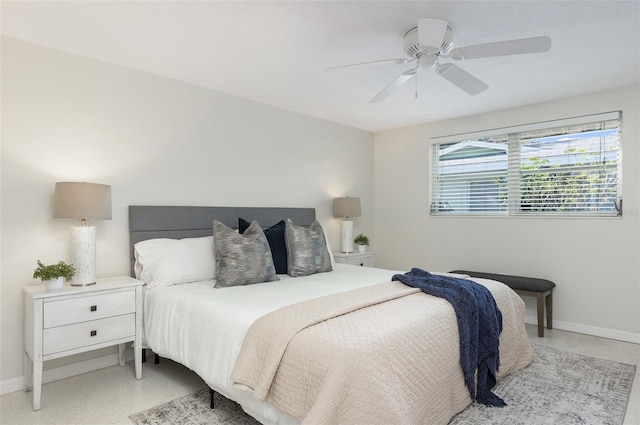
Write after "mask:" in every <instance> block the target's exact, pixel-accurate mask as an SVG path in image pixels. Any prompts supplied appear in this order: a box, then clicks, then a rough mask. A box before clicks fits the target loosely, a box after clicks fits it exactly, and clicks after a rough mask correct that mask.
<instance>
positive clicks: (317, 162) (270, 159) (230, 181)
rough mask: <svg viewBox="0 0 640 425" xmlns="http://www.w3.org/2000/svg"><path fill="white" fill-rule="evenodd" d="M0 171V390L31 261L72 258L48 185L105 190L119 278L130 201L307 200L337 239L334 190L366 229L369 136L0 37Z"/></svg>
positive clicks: (105, 234)
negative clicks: (356, 204) (357, 209)
mask: <svg viewBox="0 0 640 425" xmlns="http://www.w3.org/2000/svg"><path fill="white" fill-rule="evenodd" d="M257 78H259V73H257ZM1 172H2V208H1V213H2V216H1V219H2V227H1V230H2V252H1V258H2V263H1V264H2V271H1V281H0V289H1V295H2V297H1V303H2V304H1V307H2V308H1V320H2V322H1V330H2V336H1V344H2V345H1V351H0V354H1V358H0V373H1V375H0V384H3V386H4V388H3V389H4V390H5V391H6V390H10V389H17V388H15V387H16V385H17V386H18V387H19V386H20V385H21V376H22V373H23V372H22V370H23V369H22V364H23V354H22V352H23V349H22V347H23V337H22V328H23V319H22V315H23V308H22V288H23V287H24V286H25V285H28V284H33V283H37V281H36V280H34V279H32V278H31V275H32V273H33V269H34V268H35V264H36V260H38V259H40V260H42V261H44V262H45V263H50V262H56V261H58V260H65V261H69V260H70V256H71V255H70V233H69V232H70V231H69V229H70V226H71V225H72V224H75V223H72V222H70V221H65V220H53V219H52V198H53V192H54V183H55V182H57V181H89V182H95V183H104V184H109V185H111V187H112V198H113V199H112V202H113V220H111V221H103V222H96V223H95V224H96V227H97V262H98V264H97V276H98V277H104V276H110V275H118V274H128V273H129V257H128V233H127V232H128V215H127V207H128V205H130V204H140V205H144V204H147V205H162V204H164V205H207V206H286V207H315V208H316V213H317V216H318V219H319V220H320V222H321V223H322V224H323V225H324V226H325V228H326V229H327V232H328V234H329V236H330V242H331V243H332V244H333V246H338V243H339V221H338V219H334V218H333V216H332V203H333V198H334V197H336V196H345V195H349V196H360V197H361V200H362V209H363V214H362V215H363V216H362V218H360V219H357V220H356V223H355V231H356V232H364V233H366V234H369V235H371V236H373V234H372V230H373V135H372V134H371V133H368V132H365V131H361V130H357V129H353V128H349V127H345V126H341V125H337V124H333V123H330V122H326V121H322V120H318V119H314V118H309V117H306V116H303V115H300V114H296V113H292V112H287V111H284V110H280V109H276V108H272V107H269V106H265V105H262V104H258V103H255V102H251V101H247V100H244V99H240V98H237V97H233V96H228V95H224V94H221V93H217V92H214V91H211V90H206V89H203V88H200V87H196V86H192V85H188V84H184V83H180V82H177V81H173V80H169V79H166V78H161V77H158V76H154V75H151V74H147V73H143V72H138V71H135V70H131V69H128V68H123V67H119V66H115V65H111V64H107V63H104V62H100V61H96V60H92V59H88V58H85V57H82V56H77V55H72V54H69V53H65V52H62V51H59V50H54V49H50V48H46V47H43V46H38V45H35V44H31V43H26V42H23V41H19V40H16V39H11V38H4V37H3V39H2V171H1ZM85 357H86V356H85ZM85 357H82V358H85ZM67 360H69V359H67ZM55 362H56V361H52V362H50V365H49V368H51V364H54V366H56V365H55ZM61 364H65V362H62V363H61ZM9 387H12V388H9Z"/></svg>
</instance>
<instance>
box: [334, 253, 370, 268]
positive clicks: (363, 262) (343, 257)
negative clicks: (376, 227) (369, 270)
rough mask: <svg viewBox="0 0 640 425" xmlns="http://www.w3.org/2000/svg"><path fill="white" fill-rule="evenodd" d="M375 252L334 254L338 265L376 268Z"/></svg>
mask: <svg viewBox="0 0 640 425" xmlns="http://www.w3.org/2000/svg"><path fill="white" fill-rule="evenodd" d="M375 256H376V254H375V252H370V251H367V252H351V253H349V254H345V253H344V252H334V253H333V259H334V260H336V263H344V264H352V265H354V266H363V267H375Z"/></svg>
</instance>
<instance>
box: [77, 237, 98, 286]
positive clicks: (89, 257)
mask: <svg viewBox="0 0 640 425" xmlns="http://www.w3.org/2000/svg"><path fill="white" fill-rule="evenodd" d="M71 246H72V249H73V258H72V263H73V266H74V267H75V268H76V274H75V275H74V276H73V279H72V281H71V286H88V285H94V284H95V283H96V228H95V227H94V226H79V227H78V226H76V227H72V228H71Z"/></svg>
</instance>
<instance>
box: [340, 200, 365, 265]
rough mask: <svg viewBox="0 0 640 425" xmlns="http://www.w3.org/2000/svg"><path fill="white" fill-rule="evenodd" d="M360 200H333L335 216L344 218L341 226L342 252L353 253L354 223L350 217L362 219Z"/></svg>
mask: <svg viewBox="0 0 640 425" xmlns="http://www.w3.org/2000/svg"><path fill="white" fill-rule="evenodd" d="M361 214H362V212H361V208H360V198H349V197H345V198H335V199H334V200H333V216H334V217H344V220H342V223H341V225H340V251H341V252H344V253H349V252H353V221H351V220H349V218H350V217H360V215H361Z"/></svg>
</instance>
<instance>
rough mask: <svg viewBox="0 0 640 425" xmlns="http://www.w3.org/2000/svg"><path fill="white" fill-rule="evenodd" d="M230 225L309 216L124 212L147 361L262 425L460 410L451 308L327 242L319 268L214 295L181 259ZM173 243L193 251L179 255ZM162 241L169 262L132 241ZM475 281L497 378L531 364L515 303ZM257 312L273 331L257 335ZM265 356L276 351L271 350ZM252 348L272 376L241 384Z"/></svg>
mask: <svg viewBox="0 0 640 425" xmlns="http://www.w3.org/2000/svg"><path fill="white" fill-rule="evenodd" d="M239 218H243V219H245V220H246V221H247V222H253V221H256V222H257V223H259V225H260V227H261V228H264V229H266V230H265V232H267V231H268V230H269V229H273V228H275V227H276V224H277V223H279V222H280V221H281V220H282V219H284V218H288V219H290V220H291V221H292V223H294V222H295V223H296V225H300V226H302V227H307V226H313V223H314V220H315V210H314V209H309V208H241V207H239V208H235V207H180V206H170V207H164V206H130V208H129V223H130V242H131V243H130V253H131V258H132V274H134V275H136V276H143V277H144V279H143V280H145V282H146V283H147V285H146V287H145V297H144V341H145V345H146V346H147V347H149V348H150V349H151V350H152V351H153V352H154V353H156V354H158V355H160V356H161V357H166V358H170V359H172V360H174V361H176V362H178V363H181V364H183V365H184V366H186V367H188V368H189V369H191V370H193V371H195V372H196V373H197V374H198V375H199V376H200V377H201V378H202V379H203V380H204V381H205V383H206V384H207V385H208V386H209V387H210V388H212V389H213V390H215V391H217V392H219V393H220V394H222V395H223V396H225V397H227V398H229V399H232V400H234V401H236V402H238V403H239V404H240V405H241V406H242V408H243V409H244V410H245V411H246V412H247V413H248V414H250V415H251V416H253V417H254V418H256V419H257V420H258V421H260V422H261V423H263V424H265V425H274V424H278V425H293V424H300V423H303V424H320V423H322V424H331V423H334V424H338V423H339V424H350V423H351V424H356V423H367V424H394V423H395V424H416V425H417V424H446V423H448V422H449V420H450V419H451V418H452V417H453V416H454V415H455V414H456V413H458V412H460V411H462V410H463V409H464V408H465V407H466V406H467V405H469V404H470V403H471V402H472V399H471V397H470V395H469V391H468V390H467V388H466V387H465V383H464V378H463V373H462V369H461V367H460V364H459V343H458V330H457V324H456V323H457V322H456V318H455V313H454V311H453V309H452V307H451V305H450V304H449V303H447V302H446V301H445V300H443V299H441V298H436V297H432V296H429V295H426V294H424V293H420V292H419V291H418V292H416V291H415V290H413V288H408V287H404V286H403V285H402V284H400V283H398V282H393V283H391V277H392V276H393V275H394V274H396V273H403V271H391V270H384V269H378V268H368V267H357V266H352V265H348V264H337V263H335V262H334V261H333V259H332V258H331V255H330V252H331V251H330V249H329V248H328V247H327V248H326V251H327V253H328V254H329V257H330V268H331V271H329V272H319V273H313V274H310V275H307V276H301V277H291V276H289V275H287V274H277V279H278V280H272V281H267V282H262V283H256V284H249V285H239V286H231V287H224V288H220V287H217V288H216V287H215V285H216V281H215V280H213V279H212V278H211V279H202V278H203V277H205V275H206V276H211V273H212V269H211V268H210V267H209V266H210V265H208V266H207V267H209V268H207V267H204V268H203V267H202V266H201V264H200V263H198V264H197V265H194V264H193V263H194V262H195V261H196V259H197V258H204V257H205V256H211V254H212V251H211V250H213V251H215V249H216V246H215V245H214V244H215V243H216V242H218V241H217V239H216V241H215V242H211V240H209V239H208V238H209V237H211V236H212V234H213V226H212V223H213V221H214V220H217V221H218V222H219V224H217V225H218V226H220V225H225V226H227V227H229V228H231V229H237V228H238V225H239V223H238V220H239ZM248 231H249V230H247V232H248ZM234 232H235V230H234ZM236 233H237V232H236ZM218 234H219V233H217V235H218ZM229 236H230V237H232V238H233V237H234V236H233V235H229ZM323 237H324V236H323ZM211 239H213V238H212V237H211ZM220 239H222V238H220ZM323 240H324V239H323ZM186 243H193V245H192V246H190V247H189V248H188V249H186V248H184V246H183V245H185V244H186ZM164 244H168V245H171V246H172V247H173V248H172V249H173V251H172V252H173V254H172V255H165V254H163V255H156V254H154V255H155V257H153V255H152V256H148V255H147V256H145V255H146V251H144V249H143V247H147V245H149V246H153V249H155V248H156V247H155V245H158V246H164ZM168 245H167V246H168ZM145 249H146V248H145ZM143 252H145V255H142V253H143ZM274 252H275V251H274ZM274 255H275V254H274ZM156 257H157V258H156ZM169 257H170V258H169ZM149 258H152V259H154V260H157V261H155V263H154V262H150V261H148V260H149ZM141 263H142V264H141ZM149 264H154V266H150V265H149ZM212 267H214V268H215V265H214V266H212ZM142 269H144V270H142ZM200 269H202V270H200ZM205 269H206V270H205ZM176 270H180V272H179V273H178V272H176ZM194 270H195V271H194ZM150 271H153V272H154V273H150ZM217 272H218V271H214V276H215V273H217ZM165 276H169V277H165ZM163 279H164V280H166V281H163ZM474 280H475V281H476V282H478V283H480V284H482V285H484V286H485V287H487V288H488V289H489V291H490V292H491V293H492V295H493V297H494V298H495V301H496V304H497V305H498V307H499V309H500V311H501V313H502V317H503V331H502V333H501V335H500V369H499V373H498V378H501V377H503V376H505V375H507V374H509V373H511V372H514V371H517V370H519V369H522V368H524V367H526V366H527V365H528V364H529V363H531V361H532V349H531V345H530V343H529V340H528V337H527V335H526V332H525V329H524V304H523V302H522V300H521V298H520V297H518V296H517V295H516V294H515V293H514V292H513V291H512V290H511V289H509V288H508V287H507V286H505V285H503V284H501V283H499V282H495V281H491V280H487V279H474ZM167 281H169V282H167ZM176 282H177V283H176ZM394 285H395V286H394ZM396 286H397V287H396ZM389 291H391V292H392V293H391V292H389ZM351 299H353V300H355V301H354V302H352V301H350V300H351ZM326 309H328V310H330V312H329V313H328V311H327V310H326ZM310 312H311V313H310ZM326 314H330V316H326V317H325V316H323V315H326ZM298 316H306V317H305V318H303V319H302V320H307V321H309V320H311V321H312V322H309V323H308V324H307V325H304V326H302V329H301V330H298V329H297V328H295V325H293V324H290V323H289V319H290V318H292V317H298ZM266 318H269V319H271V321H274V320H276V323H281V325H280V326H279V328H278V329H276V330H273V329H272V330H269V329H270V328H266V327H261V326H260V325H264V326H266V324H265V322H266ZM277 321H280V322H277ZM309 324H310V325H309ZM290 326H294V327H291V328H290ZM287 332H290V333H291V336H287V335H285V334H286V333H287ZM245 338H246V340H247V341H245ZM250 338H251V341H254V339H256V338H257V340H258V341H259V342H260V343H259V344H250V345H251V346H252V347H256V346H258V347H262V345H260V344H266V345H268V344H271V342H272V341H275V340H278V339H283V342H284V345H283V347H284V348H282V349H281V351H282V352H279V353H276V354H277V355H275V357H274V355H273V353H272V351H268V352H266V351H259V352H258V353H257V354H256V353H249V354H247V352H248V351H250V350H249V349H248V348H247V347H243V343H245V345H248V341H249V340H250ZM260 350H262V348H260ZM266 350H275V351H276V352H277V351H278V350H279V349H278V348H273V344H272V345H270V346H269V348H267V349H266ZM241 351H242V353H241ZM251 354H253V355H254V357H255V358H257V359H260V360H262V359H263V358H265V357H274V358H275V362H274V363H273V364H271V365H267V366H264V365H262V364H261V365H258V366H255V365H251V362H249V365H250V366H255V367H256V368H257V369H258V370H260V371H262V369H273V371H272V373H271V375H272V376H267V377H266V378H265V377H263V376H259V377H257V378H256V379H257V382H251V383H250V384H247V382H245V378H246V375H245V372H246V370H244V369H245V368H243V367H241V364H242V365H246V358H251ZM242 361H245V363H242ZM239 369H240V370H239ZM266 375H269V373H266ZM232 376H233V378H232ZM507 402H508V401H507Z"/></svg>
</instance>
